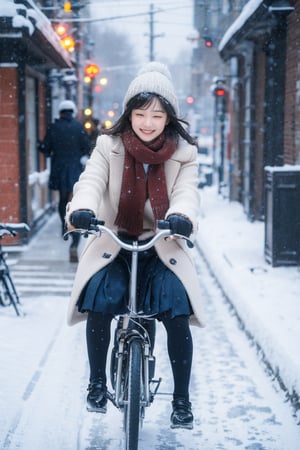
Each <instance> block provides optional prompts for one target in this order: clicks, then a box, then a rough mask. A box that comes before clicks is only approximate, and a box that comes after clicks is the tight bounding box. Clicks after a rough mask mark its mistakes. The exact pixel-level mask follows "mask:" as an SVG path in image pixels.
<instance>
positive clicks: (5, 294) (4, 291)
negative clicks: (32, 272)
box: [0, 223, 30, 316]
mask: <svg viewBox="0 0 300 450" xmlns="http://www.w3.org/2000/svg"><path fill="white" fill-rule="evenodd" d="M29 230H30V228H29V226H28V225H27V224H26V223H0V306H10V305H11V306H13V308H14V310H15V312H16V314H17V316H20V315H21V311H20V307H19V305H20V298H19V295H18V292H17V290H16V287H15V284H14V282H13V279H12V277H11V274H10V270H9V265H8V263H7V254H6V253H5V252H4V251H3V247H2V244H1V240H2V239H3V237H4V236H16V235H17V234H18V233H23V232H25V231H29Z"/></svg>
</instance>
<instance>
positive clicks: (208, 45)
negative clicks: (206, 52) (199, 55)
mask: <svg viewBox="0 0 300 450" xmlns="http://www.w3.org/2000/svg"><path fill="white" fill-rule="evenodd" d="M204 44H205V47H207V48H211V47H212V46H213V41H212V40H211V39H210V38H204Z"/></svg>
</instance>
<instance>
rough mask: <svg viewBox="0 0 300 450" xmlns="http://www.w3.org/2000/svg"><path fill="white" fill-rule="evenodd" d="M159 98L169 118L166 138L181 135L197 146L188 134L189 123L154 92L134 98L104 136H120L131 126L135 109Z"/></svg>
mask: <svg viewBox="0 0 300 450" xmlns="http://www.w3.org/2000/svg"><path fill="white" fill-rule="evenodd" d="M155 98H157V99H158V100H159V101H160V103H161V105H162V107H163V109H164V110H165V112H166V114H167V116H168V120H169V122H168V124H167V125H166V128H165V133H166V136H168V137H172V138H174V139H178V135H180V136H181V137H182V138H183V139H185V140H186V141H187V142H188V143H189V144H192V145H196V142H195V139H194V138H193V137H192V136H191V135H190V134H189V133H188V132H187V130H186V129H185V127H184V125H186V126H188V122H186V121H185V120H183V119H179V118H178V117H177V116H176V113H175V111H174V108H173V106H172V105H171V103H169V102H168V101H167V100H166V99H165V98H164V97H162V96H161V95H158V94H155V93H152V92H141V93H139V94H137V95H135V96H134V97H132V98H131V99H130V100H129V102H128V103H127V105H126V108H125V111H124V112H123V114H122V115H121V116H120V117H119V119H118V120H117V122H116V123H115V124H114V125H113V126H112V127H111V128H108V129H106V130H104V131H103V133H104V134H109V135H113V136H118V135H121V134H122V133H123V131H124V130H125V128H127V126H128V125H129V124H130V115H131V112H132V110H133V109H140V108H142V109H143V108H146V107H147V106H148V105H150V103H151V102H152V100H153V99H155Z"/></svg>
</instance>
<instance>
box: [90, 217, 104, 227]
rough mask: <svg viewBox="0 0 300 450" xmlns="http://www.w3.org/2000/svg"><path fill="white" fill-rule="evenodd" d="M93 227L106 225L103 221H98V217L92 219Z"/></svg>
mask: <svg viewBox="0 0 300 450" xmlns="http://www.w3.org/2000/svg"><path fill="white" fill-rule="evenodd" d="M91 225H94V226H95V225H105V221H104V220H101V219H97V218H96V217H92V219H91Z"/></svg>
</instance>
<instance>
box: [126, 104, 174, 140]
mask: <svg viewBox="0 0 300 450" xmlns="http://www.w3.org/2000/svg"><path fill="white" fill-rule="evenodd" d="M167 123H168V115H167V113H166V112H165V110H164V109H163V107H162V104H161V103H160V101H159V100H158V98H154V99H153V100H152V101H151V103H150V104H146V106H145V108H139V109H133V110H132V112H131V126H132V129H133V131H134V132H135V134H136V135H137V136H138V137H139V138H140V139H141V140H142V141H144V142H151V141H153V140H154V139H155V138H157V137H158V136H159V135H160V134H161V133H162V132H163V130H164V129H165V126H166V125H167Z"/></svg>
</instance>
